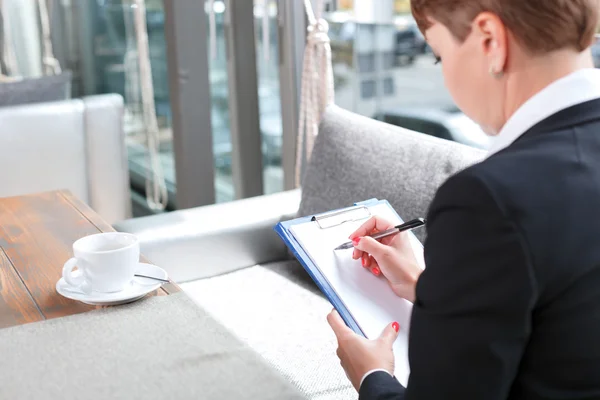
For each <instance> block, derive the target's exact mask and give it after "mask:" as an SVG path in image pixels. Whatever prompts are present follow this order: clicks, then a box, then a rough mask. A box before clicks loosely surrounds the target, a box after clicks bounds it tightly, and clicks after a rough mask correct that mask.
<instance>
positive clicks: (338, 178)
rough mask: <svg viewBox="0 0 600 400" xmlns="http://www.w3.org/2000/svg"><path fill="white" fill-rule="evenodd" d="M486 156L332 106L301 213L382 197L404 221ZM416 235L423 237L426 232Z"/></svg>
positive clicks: (306, 181)
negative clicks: (463, 170)
mask: <svg viewBox="0 0 600 400" xmlns="http://www.w3.org/2000/svg"><path fill="white" fill-rule="evenodd" d="M485 154H486V153H485V152H484V151H482V150H478V149H475V148H471V147H468V146H465V145H461V144H458V143H455V142H450V141H447V140H444V139H438V138H435V137H432V136H428V135H424V134H421V133H417V132H413V131H409V130H406V129H403V128H399V127H395V126H392V125H388V124H385V123H382V122H378V121H375V120H373V119H370V118H366V117H362V116H359V115H356V114H354V113H351V112H349V111H345V110H342V109H341V108H339V107H336V106H331V107H329V108H328V109H327V111H326V113H325V115H324V119H323V121H322V123H321V126H320V129H319V136H318V137H317V139H316V142H315V146H314V149H313V153H312V158H311V160H310V163H309V164H308V166H307V168H306V172H305V175H304V179H303V182H302V202H301V204H300V210H299V214H300V215H303V216H305V215H312V214H317V213H321V212H325V211H329V210H333V209H337V208H341V207H347V206H351V205H352V204H353V203H354V202H357V201H363V200H367V199H371V198H379V199H386V200H388V201H389V202H390V204H391V205H392V207H394V208H395V209H396V211H397V212H398V213H399V214H400V216H401V217H402V218H403V219H404V220H409V219H412V218H418V217H424V216H425V215H426V213H427V209H428V207H429V203H430V202H431V200H432V199H433V195H434V194H435V191H436V190H437V188H438V187H439V186H440V185H441V184H442V183H443V182H444V181H445V180H446V179H447V178H448V177H449V176H451V175H453V174H455V173H456V172H458V171H460V170H461V169H463V168H465V167H467V166H469V165H471V164H474V163H476V162H478V161H480V160H481V159H482V158H483V157H484V156H485ZM415 234H416V235H417V237H418V238H419V239H421V240H423V238H424V234H425V233H424V230H423V229H418V230H416V231H415Z"/></svg>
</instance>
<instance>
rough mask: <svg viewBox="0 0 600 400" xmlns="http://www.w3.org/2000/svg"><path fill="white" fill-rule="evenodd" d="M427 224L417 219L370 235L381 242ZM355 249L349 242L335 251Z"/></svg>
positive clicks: (423, 220) (421, 219)
mask: <svg viewBox="0 0 600 400" xmlns="http://www.w3.org/2000/svg"><path fill="white" fill-rule="evenodd" d="M425 222H427V221H426V220H425V219H423V218H417V219H413V220H412V221H408V222H405V223H403V224H401V225H398V226H395V227H393V228H391V229H388V230H387V231H383V232H378V233H375V234H373V235H369V236H370V237H372V238H373V239H375V240H379V239H383V238H386V237H388V236H392V235H395V234H397V233H400V232H404V231H410V230H411V229H415V228H418V227H421V226H423V225H425ZM353 247H354V244H353V243H352V242H347V243H344V244H342V245H341V246H338V247H336V248H335V249H334V251H335V250H346V249H351V248H353Z"/></svg>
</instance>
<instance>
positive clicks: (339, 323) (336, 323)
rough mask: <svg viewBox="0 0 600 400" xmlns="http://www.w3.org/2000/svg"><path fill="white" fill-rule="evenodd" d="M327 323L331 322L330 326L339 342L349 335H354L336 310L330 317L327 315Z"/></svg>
mask: <svg viewBox="0 0 600 400" xmlns="http://www.w3.org/2000/svg"><path fill="white" fill-rule="evenodd" d="M327 322H329V326H331V329H333V332H334V333H335V336H336V337H337V338H338V341H339V340H340V338H343V337H344V336H346V335H348V334H349V333H353V332H352V330H351V329H350V328H348V327H347V326H346V323H345V322H344V320H343V319H342V317H340V314H338V312H337V311H336V310H333V311H331V312H330V313H329V315H327Z"/></svg>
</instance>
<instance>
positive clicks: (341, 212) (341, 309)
mask: <svg viewBox="0 0 600 400" xmlns="http://www.w3.org/2000/svg"><path fill="white" fill-rule="evenodd" d="M381 204H384V205H387V206H388V207H389V208H390V209H391V210H392V211H393V212H394V214H395V215H396V216H398V218H399V219H400V220H402V218H401V217H400V216H399V215H398V213H397V212H396V211H395V210H393V208H392V206H391V205H390V204H389V202H388V201H387V200H378V199H375V198H374V199H370V200H366V201H363V202H359V203H355V204H354V206H353V207H347V208H342V209H338V210H333V211H329V212H326V213H322V214H317V215H314V216H308V217H301V218H297V219H294V220H290V221H285V222H280V223H278V224H277V225H276V226H275V227H274V230H275V232H277V234H278V235H279V236H280V237H281V239H282V240H283V241H284V242H285V244H286V245H287V247H288V248H289V249H290V250H291V251H292V253H293V254H294V256H295V257H296V259H298V261H299V262H300V264H301V265H302V266H303V267H304V269H305V270H306V272H307V273H308V274H309V275H310V277H311V278H312V280H313V281H314V282H315V284H316V285H317V287H318V288H319V289H320V290H321V292H323V294H324V295H325V296H326V297H327V299H328V300H329V302H330V303H331V304H332V305H333V307H334V308H335V309H336V310H337V312H338V313H339V314H340V316H341V317H342V319H343V320H344V322H345V323H346V325H347V326H348V327H350V329H352V330H353V331H354V332H355V333H357V334H359V335H361V336H363V337H366V335H365V333H364V332H363V331H362V330H361V328H360V327H359V325H358V324H357V322H356V321H355V320H354V318H353V317H352V314H351V313H350V312H349V311H348V309H347V308H346V306H345V305H344V303H343V301H342V300H341V299H340V298H339V297H338V295H337V294H336V292H335V291H334V290H333V288H332V287H331V286H330V284H329V282H328V281H327V279H326V278H325V277H324V276H323V274H322V273H321V271H320V270H319V268H318V267H317V266H316V265H315V264H314V263H313V261H312V259H311V258H310V256H309V255H308V254H307V253H306V251H305V250H304V248H303V247H302V245H301V244H300V243H299V242H298V241H297V240H296V239H295V237H294V235H293V234H292V232H291V228H292V227H293V226H294V225H298V224H306V223H309V222H316V223H317V225H318V226H319V228H320V229H329V228H332V227H334V226H339V225H340V224H343V223H346V222H356V221H358V220H363V219H364V221H367V220H368V219H369V218H370V217H371V216H372V215H371V212H370V211H369V207H373V206H377V205H381ZM411 234H412V233H411Z"/></svg>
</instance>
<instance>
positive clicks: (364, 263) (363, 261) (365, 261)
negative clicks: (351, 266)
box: [360, 257, 367, 267]
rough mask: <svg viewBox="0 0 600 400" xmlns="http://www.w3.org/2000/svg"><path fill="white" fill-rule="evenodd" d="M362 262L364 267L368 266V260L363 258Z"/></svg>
mask: <svg viewBox="0 0 600 400" xmlns="http://www.w3.org/2000/svg"><path fill="white" fill-rule="evenodd" d="M360 261H361V262H362V265H363V267H366V266H367V260H366V259H365V258H364V257H361V258H360Z"/></svg>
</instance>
